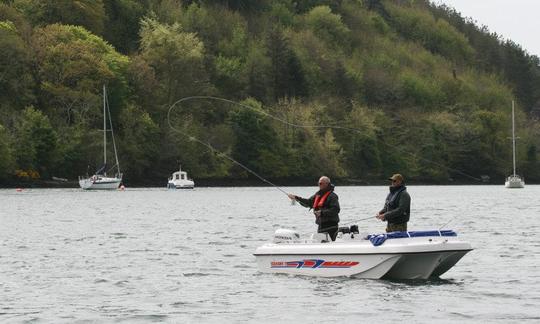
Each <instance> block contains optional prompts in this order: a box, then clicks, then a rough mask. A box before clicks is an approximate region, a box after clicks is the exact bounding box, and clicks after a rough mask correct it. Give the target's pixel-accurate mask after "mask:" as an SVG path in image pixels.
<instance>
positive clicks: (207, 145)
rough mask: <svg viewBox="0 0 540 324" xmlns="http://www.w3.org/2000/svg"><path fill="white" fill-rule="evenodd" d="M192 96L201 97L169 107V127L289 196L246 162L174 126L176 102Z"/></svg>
mask: <svg viewBox="0 0 540 324" xmlns="http://www.w3.org/2000/svg"><path fill="white" fill-rule="evenodd" d="M190 98H191V99H193V98H199V97H187V98H183V99H180V100H178V101H177V102H175V103H174V104H173V105H172V106H171V107H170V108H169V111H168V112H167V123H168V124H169V127H170V128H171V129H172V130H174V131H176V132H178V133H180V134H182V135H184V136H186V137H187V138H189V139H190V140H191V141H195V142H197V143H199V144H201V145H203V146H205V147H207V148H208V149H210V151H211V152H214V153H217V154H218V155H219V156H221V157H224V158H226V159H227V160H229V161H231V162H233V163H235V164H236V165H238V166H240V167H241V168H243V169H244V170H246V171H248V172H249V173H251V174H253V175H254V176H256V177H257V178H259V179H260V180H262V181H263V182H265V183H267V184H269V185H271V186H272V187H274V188H276V189H277V190H279V191H281V192H282V193H284V194H285V195H287V196H288V193H287V192H286V191H285V190H283V189H282V188H281V187H279V186H278V185H276V184H274V183H272V182H271V181H269V180H267V179H265V178H264V177H262V176H261V175H259V174H258V173H257V172H255V171H253V170H251V169H250V168H248V167H247V166H245V165H244V164H242V163H240V162H238V161H236V160H235V159H233V158H232V157H231V156H229V155H227V154H225V153H223V152H221V151H219V150H217V149H216V148H215V147H213V146H212V145H211V144H210V143H208V142H204V141H202V140H200V139H198V138H196V137H195V136H192V135H190V134H188V133H185V132H183V131H181V130H179V129H177V128H176V127H174V126H173V125H172V123H171V119H170V114H171V111H172V109H173V108H174V107H175V105H176V104H178V103H180V102H182V101H185V100H187V99H190ZM224 100H226V99H224ZM227 101H228V100H227ZM230 102H233V101H230ZM233 103H234V102H233Z"/></svg>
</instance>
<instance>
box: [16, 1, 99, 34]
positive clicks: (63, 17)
mask: <svg viewBox="0 0 540 324" xmlns="http://www.w3.org/2000/svg"><path fill="white" fill-rule="evenodd" d="M13 5H14V6H15V7H16V8H19V9H21V10H22V11H23V12H24V13H25V14H26V15H27V16H28V17H29V19H30V20H31V21H33V22H34V23H35V24H37V25H39V26H45V25H49V24H55V23H61V24H65V25H78V26H83V27H85V28H86V29H88V30H90V31H92V32H93V33H96V34H101V33H102V32H103V27H104V21H105V10H104V8H103V0H14V4H13Z"/></svg>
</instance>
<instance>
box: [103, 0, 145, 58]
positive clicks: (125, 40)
mask: <svg viewBox="0 0 540 324" xmlns="http://www.w3.org/2000/svg"><path fill="white" fill-rule="evenodd" d="M104 8H105V17H106V19H105V25H106V26H107V28H105V29H104V31H103V37H104V38H105V39H106V40H107V41H109V42H111V44H113V45H114V47H115V48H116V49H117V50H118V51H120V52H122V53H125V54H127V53H133V52H135V51H136V50H137V48H138V41H139V21H140V20H141V18H142V17H143V16H144V12H145V8H144V5H143V4H142V3H141V1H134V0H105V1H104Z"/></svg>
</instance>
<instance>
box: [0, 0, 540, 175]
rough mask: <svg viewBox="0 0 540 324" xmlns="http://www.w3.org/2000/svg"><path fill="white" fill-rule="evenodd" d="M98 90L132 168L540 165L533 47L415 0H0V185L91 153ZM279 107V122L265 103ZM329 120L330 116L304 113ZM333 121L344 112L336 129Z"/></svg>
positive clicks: (338, 170) (527, 171)
mask: <svg viewBox="0 0 540 324" xmlns="http://www.w3.org/2000/svg"><path fill="white" fill-rule="evenodd" d="M103 84H105V85H106V86H107V89H108V94H109V102H110V108H111V112H112V119H113V123H114V128H115V134H116V135H117V142H118V143H117V144H118V147H119V156H120V163H121V165H122V166H123V169H124V170H123V171H124V175H125V177H124V179H125V183H126V184H128V185H131V184H133V185H140V184H159V185H164V184H165V180H166V178H167V176H168V175H169V174H170V173H171V172H172V171H174V170H175V169H177V167H178V163H181V164H182V167H183V169H186V170H188V171H189V173H190V175H191V176H193V177H194V178H195V179H196V180H204V179H206V180H207V181H214V180H217V179H229V178H230V179H233V178H234V179H248V180H249V178H250V175H249V173H247V172H246V171H245V170H243V169H242V168H240V167H238V166H236V165H234V164H232V163H231V162H230V161H229V160H227V159H224V158H223V157H222V156H220V155H219V154H216V152H212V151H209V150H208V149H206V148H205V147H204V146H202V145H200V144H198V143H197V142H196V141H193V140H190V139H189V138H186V137H185V136H183V135H181V134H179V133H177V132H174V131H173V130H172V129H171V128H170V127H169V125H168V122H167V112H168V110H169V108H170V107H171V105H172V104H173V103H175V102H176V101H178V100H179V99H181V98H185V97H188V96H214V97H220V98H226V99H229V100H233V101H237V102H241V103H243V104H246V105H249V106H251V107H253V109H246V108H242V107H241V106H238V105H231V104H227V103H224V102H221V101H215V100H189V101H184V102H182V104H181V105H178V106H176V109H175V110H174V111H173V112H172V117H173V118H172V123H173V124H174V126H175V127H177V128H179V129H181V130H182V131H183V132H186V133H189V134H191V135H192V136H194V137H196V138H198V139H200V140H203V141H205V142H208V143H210V144H211V145H213V146H214V147H215V148H216V149H217V150H219V151H222V152H225V153H226V154H228V155H230V156H232V157H233V158H234V159H236V160H238V161H239V162H241V163H243V164H244V165H246V166H247V167H249V168H252V169H253V170H254V171H256V172H258V173H260V174H261V175H263V176H264V177H267V178H271V179H278V180H279V181H281V182H282V183H292V182H293V181H294V182H295V183H298V182H305V181H311V182H312V181H313V179H314V178H316V177H318V176H319V175H321V174H326V175H329V176H330V177H335V178H338V179H339V180H338V183H372V182H373V181H376V180H377V179H384V178H386V177H387V176H388V175H389V174H392V173H395V172H400V173H403V174H404V175H405V176H406V177H407V178H408V179H411V180H416V181H418V182H427V183H451V182H452V181H469V182H476V181H477V180H478V179H479V178H480V177H481V176H483V175H488V176H489V177H491V181H492V182H493V183H497V184H501V183H503V178H504V176H505V175H507V174H509V173H511V169H512V158H511V154H512V147H511V141H509V140H508V137H509V136H510V135H511V103H512V100H515V102H516V108H517V116H516V125H517V129H518V135H519V137H520V140H519V141H518V161H519V163H518V170H519V173H521V174H523V175H524V176H525V179H526V180H528V182H531V181H540V162H539V161H538V152H537V150H538V147H539V146H540V136H539V135H540V122H539V119H538V118H539V117H540V62H539V59H538V57H536V56H531V55H529V54H528V53H527V52H526V51H524V50H523V49H522V48H521V47H520V46H518V45H517V44H515V43H512V42H511V41H506V40H503V39H501V38H499V37H498V36H497V35H496V34H493V33H491V32H490V31H489V30H487V29H486V28H483V27H480V26H477V25H475V24H474V23H473V22H471V21H469V20H467V19H464V18H463V17H461V16H460V15H459V13H457V12H455V11H454V10H452V9H450V8H447V7H437V6H434V5H432V4H430V3H429V2H428V1H426V0H416V1H413V0H386V1H385V0H363V1H362V0H341V1H317V0H305V1H302V0H297V1H292V0H243V1H242V0H238V1H232V0H231V1H217V0H216V1H213V0H200V1H187V0H186V1H181V0H155V1H151V0H73V1H68V0H0V184H13V183H19V182H27V183H31V182H32V181H40V180H48V179H51V177H53V176H55V177H62V178H68V179H70V180H74V179H76V177H77V176H78V175H82V174H86V173H87V172H89V173H92V172H94V171H95V169H96V168H98V167H99V166H100V163H101V159H102V134H103V132H102V125H103V120H102V103H101V102H102V97H101V90H102V86H103ZM269 115H271V116H275V117H277V118H280V119H283V120H286V121H287V122H288V123H289V124H286V123H282V122H279V121H278V120H277V119H275V118H271V117H269ZM291 124H302V125H318V126H328V125H339V126H340V127H341V128H333V129H332V128H324V127H321V128H299V127H293V126H291ZM344 128H349V129H354V130H347V129H344Z"/></svg>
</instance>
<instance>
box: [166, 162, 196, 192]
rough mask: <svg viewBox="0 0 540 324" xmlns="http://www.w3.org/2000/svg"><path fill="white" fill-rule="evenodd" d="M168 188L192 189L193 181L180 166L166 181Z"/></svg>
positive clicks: (193, 186)
mask: <svg viewBox="0 0 540 324" xmlns="http://www.w3.org/2000/svg"><path fill="white" fill-rule="evenodd" d="M167 188H169V189H194V188H195V182H194V181H193V180H191V179H189V178H188V175H187V172H186V171H182V166H180V168H179V169H178V171H176V172H174V173H173V174H172V176H171V177H170V178H169V181H168V182H167Z"/></svg>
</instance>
